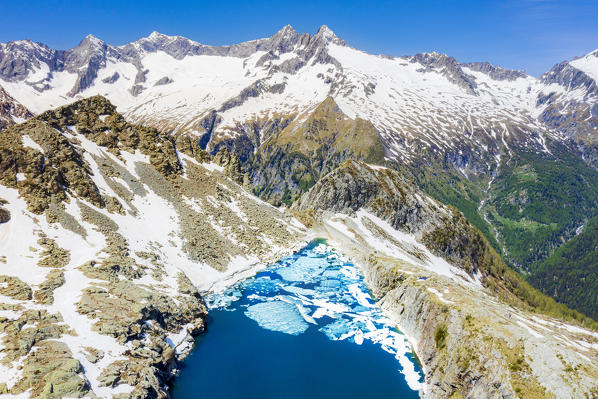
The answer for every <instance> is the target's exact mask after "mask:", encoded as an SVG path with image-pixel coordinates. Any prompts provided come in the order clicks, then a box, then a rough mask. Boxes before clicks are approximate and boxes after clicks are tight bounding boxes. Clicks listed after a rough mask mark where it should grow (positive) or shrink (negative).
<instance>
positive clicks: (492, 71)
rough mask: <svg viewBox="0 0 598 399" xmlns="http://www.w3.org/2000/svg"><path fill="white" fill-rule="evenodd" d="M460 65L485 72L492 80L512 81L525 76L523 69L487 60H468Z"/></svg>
mask: <svg viewBox="0 0 598 399" xmlns="http://www.w3.org/2000/svg"><path fill="white" fill-rule="evenodd" d="M461 65H462V66H464V67H467V68H469V69H472V70H474V71H477V72H482V73H485V74H486V75H488V76H490V77H491V78H492V79H494V80H508V81H513V80H516V79H519V78H525V77H527V74H526V73H525V71H522V70H520V71H514V70H512V69H505V68H501V67H499V66H495V65H492V64H490V63H489V62H468V63H465V64H461Z"/></svg>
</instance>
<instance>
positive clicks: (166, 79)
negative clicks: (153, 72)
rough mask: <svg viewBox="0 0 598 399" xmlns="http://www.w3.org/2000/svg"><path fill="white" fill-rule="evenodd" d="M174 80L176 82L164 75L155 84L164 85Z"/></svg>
mask: <svg viewBox="0 0 598 399" xmlns="http://www.w3.org/2000/svg"><path fill="white" fill-rule="evenodd" d="M172 82H174V80H172V79H170V78H169V77H168V76H164V77H163V78H161V79H160V80H158V81H157V82H156V83H154V86H163V85H167V84H170V83H172Z"/></svg>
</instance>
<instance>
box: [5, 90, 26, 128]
mask: <svg viewBox="0 0 598 399" xmlns="http://www.w3.org/2000/svg"><path fill="white" fill-rule="evenodd" d="M31 117H33V114H32V113H31V112H30V111H29V110H28V109H27V108H25V107H24V106H23V105H22V104H21V103H19V102H17V101H16V100H15V99H14V98H12V97H11V96H10V95H9V94H8V93H7V92H6V91H5V90H4V89H3V88H2V86H0V130H2V129H5V128H6V127H8V126H10V125H12V124H14V123H15V120H25V119H29V118H31Z"/></svg>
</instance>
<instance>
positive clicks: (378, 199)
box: [293, 160, 439, 233]
mask: <svg viewBox="0 0 598 399" xmlns="http://www.w3.org/2000/svg"><path fill="white" fill-rule="evenodd" d="M438 206H439V205H438V204H436V202H435V201H432V200H428V199H427V198H426V196H425V195H424V194H422V193H421V192H419V190H418V189H416V188H415V186H414V185H413V184H412V183H410V182H408V181H407V180H405V179H404V178H402V177H401V176H400V175H399V174H398V173H397V172H395V171H392V170H390V169H381V170H376V169H374V168H372V167H370V166H368V165H367V164H365V163H362V162H358V161H352V160H351V161H347V162H345V163H343V164H342V165H341V166H339V167H338V168H337V169H335V170H333V171H332V172H330V173H329V174H328V175H326V176H325V177H323V178H322V179H320V180H319V181H318V182H317V183H316V185H315V186H314V187H312V188H311V189H310V190H309V191H308V192H307V193H305V194H303V195H302V196H301V197H300V198H299V200H298V201H297V202H295V204H293V209H297V210H308V209H316V210H321V211H329V212H331V213H345V214H352V213H354V212H356V211H357V210H359V209H361V208H364V209H368V210H370V211H372V212H373V213H374V214H375V215H376V216H378V217H380V218H381V219H384V220H387V221H388V222H389V223H390V224H391V225H392V226H393V227H394V228H395V229H398V230H402V231H407V232H409V233H417V232H420V231H422V230H423V229H424V228H426V227H428V228H429V227H430V226H433V225H436V224H438V219H439V213H438Z"/></svg>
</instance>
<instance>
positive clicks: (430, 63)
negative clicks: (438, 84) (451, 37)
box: [407, 53, 477, 95]
mask: <svg viewBox="0 0 598 399" xmlns="http://www.w3.org/2000/svg"><path fill="white" fill-rule="evenodd" d="M407 60H408V61H410V62H417V63H419V64H421V65H423V66H424V69H423V71H424V72H429V71H436V72H439V73H441V74H442V75H443V76H444V77H446V78H447V79H448V80H449V81H450V82H452V83H454V84H456V85H458V86H459V87H462V88H463V89H465V90H466V91H467V92H468V93H469V94H474V95H477V92H476V88H477V84H476V82H475V78H474V77H473V76H471V75H468V74H466V73H465V72H464V71H463V69H462V68H461V65H460V64H459V63H458V62H457V60H456V59H454V58H453V57H449V56H447V55H446V54H439V53H421V54H416V55H414V56H413V57H407Z"/></svg>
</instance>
